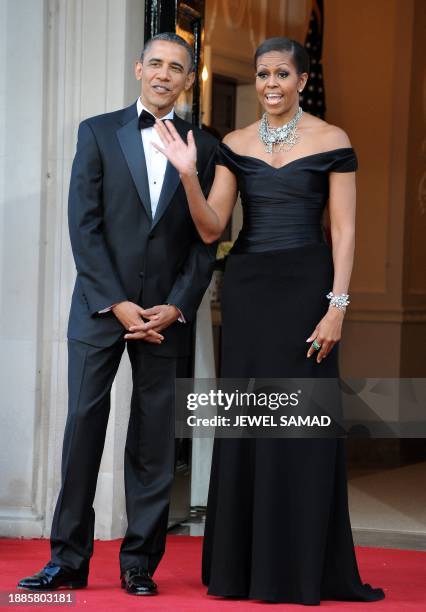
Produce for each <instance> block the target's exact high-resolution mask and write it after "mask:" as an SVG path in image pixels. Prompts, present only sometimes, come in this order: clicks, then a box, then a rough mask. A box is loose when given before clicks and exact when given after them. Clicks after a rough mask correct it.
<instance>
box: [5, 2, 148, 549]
mask: <svg viewBox="0 0 426 612" xmlns="http://www.w3.org/2000/svg"><path fill="white" fill-rule="evenodd" d="M143 18H144V15H143V2H140V1H139V0H31V1H29V0H28V1H20V2H16V1H15V0H8V1H7V2H6V1H3V2H2V3H0V34H1V37H0V40H1V42H0V60H1V64H2V65H3V66H4V69H3V70H2V75H3V80H2V87H1V89H0V127H1V138H0V155H1V160H0V168H1V174H0V194H1V200H0V206H1V212H0V237H1V245H2V248H1V250H0V275H1V276H0V281H1V282H0V286H1V288H2V289H1V290H2V293H1V300H0V307H1V316H0V321H1V323H0V354H1V358H0V359H1V361H0V376H1V387H0V388H1V390H2V394H1V399H0V401H1V411H0V427H1V431H2V444H1V445H0V481H1V487H0V535H24V536H37V535H41V534H45V535H47V534H48V533H49V531H50V525H51V519H52V514H53V510H54V504H55V502H56V497H57V494H58V491H59V484H60V457H61V450H62V438H63V430H64V425H65V419H66V412H67V352H66V327H67V319H68V312H69V305H70V298H71V292H72V287H73V283H74V278H75V270H74V263H73V260H72V256H71V249H70V245H69V239H68V228H67V215H66V209H67V197H68V185H69V175H70V169H71V163H72V159H73V156H74V153H75V143H76V136H77V127H78V123H79V122H80V121H81V119H83V118H85V117H88V116H90V115H94V114H99V113H102V112H108V111H111V110H116V109H118V108H121V107H123V106H125V105H127V104H130V103H131V102H132V101H133V100H136V97H137V95H138V92H139V87H138V84H137V82H136V81H135V80H134V79H133V77H132V70H133V66H132V64H133V61H134V59H136V58H137V57H138V55H139V52H140V49H141V46H142V44H143ZM130 391H131V379H130V373H129V367H128V363H127V360H126V359H125V360H123V364H122V367H121V368H120V371H119V374H118V377H117V380H116V384H115V386H114V390H113V394H112V406H111V415H110V422H109V427H108V433H107V441H106V445H105V452H104V457H103V461H102V465H101V471H100V475H99V481H98V491H97V499H96V504H95V509H96V510H97V522H96V536H97V537H115V536H118V535H120V534H121V533H122V530H123V527H124V518H123V517H124V494H123V482H122V480H123V479H122V467H123V452H124V439H125V434H126V431H125V429H126V425H127V420H128V413H129V395H130Z"/></svg>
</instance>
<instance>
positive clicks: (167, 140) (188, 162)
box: [152, 119, 197, 176]
mask: <svg viewBox="0 0 426 612" xmlns="http://www.w3.org/2000/svg"><path fill="white" fill-rule="evenodd" d="M154 127H155V129H156V130H157V133H158V135H159V136H160V138H161V142H162V143H163V146H162V147H160V146H159V145H157V144H156V143H155V142H153V143H152V145H153V146H154V147H155V148H156V149H158V150H159V151H161V153H164V155H165V156H166V157H167V159H168V160H169V162H170V163H171V164H173V165H174V167H175V168H176V170H177V171H178V172H179V174H180V175H183V176H190V175H194V174H197V168H196V163H197V148H196V146H195V142H194V135H193V133H192V130H189V132H188V137H187V138H188V142H187V143H185V142H184V141H183V140H182V138H181V137H180V134H179V133H178V131H177V130H176V128H175V126H174V125H173V123H172V122H171V121H167V120H166V121H161V120H158V119H157V121H156V122H155V126H154Z"/></svg>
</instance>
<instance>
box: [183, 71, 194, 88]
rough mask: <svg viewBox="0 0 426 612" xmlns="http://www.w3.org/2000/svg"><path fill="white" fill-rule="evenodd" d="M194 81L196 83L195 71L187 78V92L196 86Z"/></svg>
mask: <svg viewBox="0 0 426 612" xmlns="http://www.w3.org/2000/svg"><path fill="white" fill-rule="evenodd" d="M194 81H195V71H194V70H192V72H190V73H189V74H188V76H187V77H186V81H185V91H188V90H189V89H191V87H192V86H193V85H194Z"/></svg>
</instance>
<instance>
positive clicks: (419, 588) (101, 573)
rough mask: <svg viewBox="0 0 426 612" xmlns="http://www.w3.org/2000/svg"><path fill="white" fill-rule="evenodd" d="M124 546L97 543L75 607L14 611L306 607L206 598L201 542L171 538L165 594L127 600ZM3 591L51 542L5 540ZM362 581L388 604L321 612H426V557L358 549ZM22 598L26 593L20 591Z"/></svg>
mask: <svg viewBox="0 0 426 612" xmlns="http://www.w3.org/2000/svg"><path fill="white" fill-rule="evenodd" d="M119 545H120V541H119V540H114V541H110V542H100V541H96V543H95V554H94V556H93V559H92V564H91V573H90V577H89V587H88V588H87V589H83V590H81V591H74V593H75V595H76V598H77V605H76V606H71V607H69V606H66V605H65V606H53V605H49V606H35V605H32V606H28V607H27V606H13V607H12V606H10V607H8V608H5V609H9V610H10V609H13V610H18V609H19V610H22V609H27V610H41V609H43V610H66V609H67V608H68V609H76V608H81V609H85V610H97V611H99V612H102V611H103V610H127V609H132V608H135V609H136V608H138V609H140V610H142V611H143V612H144V611H145V610H148V611H151V610H163V611H164V612H166V611H167V612H175V611H182V612H192V611H193V612H200V611H202V610H223V611H224V612H227V611H230V610H253V611H257V610H263V609H265V610H266V609H268V610H272V607H273V609H274V610H276V609H280V610H296V609H302V607H301V606H295V605H289V604H263V603H260V602H255V601H227V600H222V599H219V598H215V597H209V596H207V595H206V590H205V588H204V586H203V585H202V584H201V582H200V562H201V538H198V537H197V538H195V537H189V536H169V538H168V544H167V552H166V554H165V557H164V559H163V561H162V563H161V564H160V566H159V569H158V571H157V573H156V575H155V578H156V580H157V582H158V585H159V589H160V592H161V594H159V595H157V596H155V597H149V598H143V597H142V598H141V597H132V596H130V595H127V593H125V592H124V591H123V590H122V589H120V587H119V580H118V549H119ZM0 552H1V554H0V559H1V561H0V591H2V593H3V597H4V593H6V592H10V591H12V592H14V591H15V586H16V583H17V581H18V579H19V578H22V577H24V576H27V575H30V574H33V573H35V571H38V570H39V569H41V568H42V567H43V565H44V564H45V562H46V561H47V560H48V559H49V556H50V555H49V542H48V540H18V539H2V540H0ZM357 558H358V563H359V567H360V572H361V576H362V577H363V580H364V581H365V582H369V583H370V584H371V585H373V586H381V587H382V588H383V589H384V591H385V593H386V599H385V600H383V601H379V602H375V603H368V604H366V603H349V602H348V603H344V602H322V603H321V610H329V609H330V610H331V609H333V610H345V611H348V610H351V611H356V610H367V608H368V609H369V610H371V612H382V611H386V612H391V611H392V612H405V611H407V610H416V611H418V612H426V553H425V552H416V551H402V550H395V549H386V548H361V547H358V548H357ZM19 592H20V593H22V592H23V591H19Z"/></svg>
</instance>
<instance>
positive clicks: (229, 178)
mask: <svg viewBox="0 0 426 612" xmlns="http://www.w3.org/2000/svg"><path fill="white" fill-rule="evenodd" d="M308 61H309V60H308V57H307V54H306V52H305V50H304V48H303V47H302V46H301V45H300V44H299V43H297V42H295V41H291V40H289V39H285V38H276V39H268V40H266V41H265V42H264V43H263V44H262V45H261V46H260V47H259V49H258V50H257V52H256V56H255V63H256V71H257V72H256V89H257V94H258V98H259V101H260V103H261V104H262V106H263V108H264V111H265V113H264V115H263V120H262V121H261V122H256V123H255V124H253V125H250V126H248V127H247V128H244V129H242V130H237V131H235V132H233V133H231V134H229V135H228V136H227V137H225V139H224V142H223V143H221V144H220V145H219V147H218V151H217V159H216V164H217V167H216V175H215V180H214V184H213V187H212V190H211V192H210V195H209V198H208V201H207V202H206V200H205V198H204V196H203V194H202V192H201V189H200V187H199V182H198V179H197V175H196V149H195V146H194V141H193V139H192V137H191V136H192V135H191V133H189V135H188V143H187V144H186V143H184V142H183V141H182V140H181V138H180V137H179V135H178V134H177V132H176V130H175V129H174V128H173V125H172V124H171V123H170V122H169V123H166V125H163V124H158V122H157V126H156V129H157V130H158V132H159V134H160V135H161V138H162V141H163V148H160V150H161V151H163V153H164V154H165V155H166V156H167V157H168V159H169V161H171V162H172V163H173V164H174V165H175V166H176V168H177V169H178V170H179V172H180V174H181V178H182V183H183V186H184V188H185V191H186V193H187V197H188V202H189V207H190V211H191V214H192V216H193V219H194V222H195V224H196V226H197V229H198V231H199V233H200V235H201V237H202V238H203V240H205V241H206V242H212V241H214V240H216V239H217V238H218V237H219V236H220V235H221V233H222V231H223V229H224V228H225V227H226V224H227V222H228V220H229V218H230V215H231V212H232V208H233V206H234V204H235V200H236V195H237V191H239V192H240V194H241V198H242V205H243V211H244V222H243V228H242V230H241V232H240V234H239V236H238V239H237V241H236V243H235V245H234V247H233V249H232V251H231V254H230V256H229V259H228V263H227V266H226V271H225V278H224V287H223V295H222V325H223V357H222V362H223V368H222V372H221V375H222V377H232V378H245V377H259V378H262V377H263V378H286V377H295V378H315V377H323V378H326V377H337V376H338V346H336V343H337V342H338V340H339V339H340V335H341V327H342V322H343V317H344V313H345V302H347V296H346V294H347V288H348V286H349V279H350V274H351V270H352V262H353V250H354V217H355V170H356V168H357V159H356V155H355V152H354V150H353V148H352V147H351V146H350V142H349V140H348V137H347V135H346V134H345V132H343V130H341V129H339V128H337V127H335V126H332V125H329V124H328V123H326V122H325V121H322V120H320V119H318V118H316V117H314V116H312V115H309V114H307V113H302V112H301V110H299V99H298V97H299V93H300V92H301V91H302V90H303V88H304V87H305V86H306V82H307V78H308V73H309V66H308ZM291 120H293V122H292V123H291ZM289 122H290V123H289ZM284 124H287V126H288V127H289V128H290V129H289V130H288V131H287V134H285V133H283V130H282V129H281V130H279V129H278V130H276V128H279V127H280V126H283V125H284ZM262 130H263V132H262ZM268 138H272V139H274V138H275V144H273V145H272V146H270V144H269V143H268ZM327 201H328V202H329V211H330V220H331V234H332V241H333V248H332V250H331V249H330V247H329V246H328V244H327V243H326V242H325V240H324V237H323V231H322V224H321V218H322V214H323V212H324V207H325V206H326V204H327ZM331 290H332V291H333V293H334V294H335V295H342V294H343V306H342V303H341V304H340V307H339V304H338V305H336V304H335V300H331V301H330V303H329V302H328V299H327V294H328V292H329V291H331ZM308 336H309V337H308ZM307 341H308V342H309V343H310V344H307ZM317 347H320V348H317ZM203 582H204V584H206V585H208V593H209V594H212V595H220V596H225V597H238V598H251V599H261V600H266V601H272V602H293V603H303V604H311V605H315V604H319V603H320V601H321V599H335V600H353V601H376V600H379V599H382V598H383V597H384V593H383V591H382V590H381V589H379V588H372V587H371V586H370V585H369V584H363V583H362V582H361V579H360V576H359V573H358V568H357V562H356V557H355V552H354V545H353V540H352V532H351V526H350V520H349V512H348V496H347V479H346V463H345V447H344V440H343V439H341V438H340V439H333V438H322V439H318V438H317V439H310V438H299V439H295V438H291V439H290V438H284V439H265V438H258V439H216V440H215V444H214V452H213V462H212V472H211V478H210V490H209V499H208V508H207V519H206V531H205V538H204V548H203Z"/></svg>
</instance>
